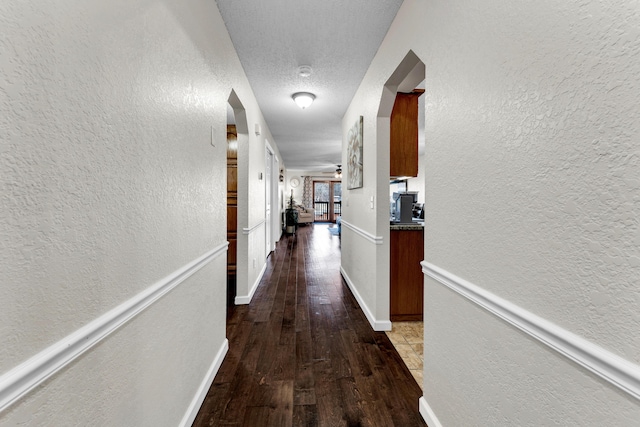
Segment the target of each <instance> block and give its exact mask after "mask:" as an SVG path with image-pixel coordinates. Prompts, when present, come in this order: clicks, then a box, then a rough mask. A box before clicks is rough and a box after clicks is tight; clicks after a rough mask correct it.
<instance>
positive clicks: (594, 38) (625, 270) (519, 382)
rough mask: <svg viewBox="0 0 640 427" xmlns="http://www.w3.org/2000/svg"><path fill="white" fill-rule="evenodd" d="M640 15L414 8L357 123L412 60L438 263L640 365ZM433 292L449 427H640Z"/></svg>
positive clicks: (578, 373)
mask: <svg viewBox="0 0 640 427" xmlns="http://www.w3.org/2000/svg"><path fill="white" fill-rule="evenodd" d="M639 19H640V9H638V7H637V4H636V2H632V1H622V2H616V3H615V4H613V3H607V4H604V3H602V2H596V1H586V0H581V1H571V2H562V3H557V2H551V1H543V2H542V3H540V2H537V3H535V4H533V3H527V2H515V3H513V2H511V3H509V4H506V3H504V2H495V1H489V2H482V4H478V3H477V2H473V1H466V0H465V1H463V0H456V1H431V2H422V1H418V0H406V1H405V3H404V4H403V6H402V8H401V9H400V11H399V13H398V16H397V18H396V21H395V22H394V24H393V25H392V27H391V29H390V31H389V33H388V34H387V37H386V39H385V41H384V42H383V45H382V46H381V48H380V49H379V51H378V54H377V56H376V58H375V59H374V61H373V62H372V65H371V68H370V69H369V71H368V72H367V75H366V76H365V78H364V80H363V83H362V85H361V87H360V89H359V90H358V92H357V94H356V97H355V99H354V101H353V102H352V104H351V107H350V109H349V111H348V113H347V119H346V121H351V117H348V116H349V115H355V114H357V113H358V112H360V111H364V112H365V123H366V122H367V121H369V120H371V119H372V118H371V114H370V113H368V112H367V109H366V107H365V104H366V103H367V102H373V103H376V102H379V99H380V91H381V88H382V86H383V84H384V81H385V80H386V79H387V78H388V77H389V75H390V74H391V73H392V72H393V70H394V68H395V67H396V66H397V64H399V62H400V61H401V59H402V57H403V56H404V55H405V54H406V53H407V51H408V50H409V49H412V50H413V51H414V52H415V53H416V54H417V55H418V56H419V57H420V58H421V59H422V61H423V62H424V63H425V64H426V82H425V87H426V94H425V95H424V96H425V97H426V104H427V108H426V154H425V160H424V162H425V163H424V165H423V166H424V168H425V169H424V170H425V206H426V235H425V258H426V260H427V261H429V262H430V263H433V264H435V265H436V266H438V267H440V268H443V269H445V270H447V271H449V272H451V273H453V274H455V275H457V276H460V277H462V278H463V279H466V280H468V281H470V282H472V283H474V284H476V285H478V286H480V287H482V288H485V289H487V290H489V291H491V292H493V293H494V294H497V295H498V296H500V297H502V298H505V299H507V300H508V301H511V302H513V303H515V304H517V305H518V306H521V307H523V308H524V309H526V310H529V311H531V312H533V313H534V314H536V315H538V316H541V317H543V318H545V319H547V320H549V321H551V322H553V323H555V324H557V325H559V326H561V327H563V328H565V329H567V330H568V331H571V332H573V333H575V334H577V335H579V336H581V337H583V338H585V339H587V340H589V341H590V342H592V343H594V344H596V345H599V346H601V347H604V348H605V349H607V350H609V351H611V352H613V353H614V354H617V355H619V356H621V357H623V358H625V359H627V360H628V361H629V362H631V363H635V364H637V363H639V362H640V314H639V313H640V293H638V292H637V283H636V282H637V277H638V273H639V269H640V262H639V261H638V260H639V259H640V250H639V248H640V237H639V236H640V229H639V227H638V220H637V218H638V217H640V215H639V214H640V207H639V206H640V205H639V204H638V200H639V199H640V185H639V183H640V181H639V180H638V177H639V176H640V162H639V158H640V157H639V154H640V152H639V151H638V143H637V142H638V137H639V136H640V112H639V111H638V109H637V108H636V106H637V99H638V95H639V94H640V60H639V59H640V38H639V37H638V31H637V25H636V23H637V22H638V21H639ZM371 93H377V100H378V101H376V97H373V96H372V95H371ZM369 100H371V101H369ZM365 140H366V138H365ZM378 143H380V140H379V139H378ZM365 150H366V146H365ZM365 160H366V158H365ZM381 166H382V165H379V167H378V174H384V173H385V171H384V170H382V168H381ZM367 167H368V164H367V163H365V169H366V168H367ZM378 182H379V183H380V185H382V181H381V180H380V179H378ZM362 223H363V224H366V220H365V221H363V222H362ZM378 234H380V233H378ZM345 246H346V245H345V242H344V241H343V247H345ZM355 252H356V254H355V255H349V258H346V259H347V260H348V262H349V263H351V264H352V265H355V264H357V263H366V262H368V261H367V260H365V259H357V250H356V251H355ZM344 260H345V258H344V257H343V261H344ZM352 265H349V266H344V267H345V268H353V266H352ZM378 279H379V278H378ZM427 284H428V285H429V286H427V289H426V293H425V299H426V301H427V304H426V312H425V330H426V331H427V332H426V333H425V339H426V341H425V397H426V400H427V401H428V402H429V403H430V404H431V406H432V409H433V410H434V412H435V414H436V415H437V416H438V417H439V418H440V419H441V421H442V422H443V424H444V425H445V426H448V425H505V426H506V425H541V424H542V425H546V424H551V423H553V422H558V423H560V424H564V425H602V424H608V425H633V423H634V422H635V421H637V419H640V405H639V404H638V402H637V401H635V400H633V399H632V398H630V397H628V395H626V394H623V393H621V392H619V391H618V390H616V389H614V388H613V386H611V385H610V384H609V383H607V382H605V381H603V380H601V379H598V378H595V377H594V376H593V375H591V374H589V373H588V372H587V371H586V370H584V369H582V368H580V367H578V366H577V365H575V364H573V363H570V362H568V361H567V359H565V358H562V357H560V356H558V354H557V353H554V352H552V351H550V350H548V349H546V348H544V347H540V344H538V343H537V342H535V341H532V339H531V338H529V337H528V336H527V335H524V334H522V333H520V332H516V331H515V330H513V329H511V328H509V327H506V326H505V325H504V324H503V323H502V322H501V321H500V320H497V318H495V317H492V316H489V315H487V314H486V313H485V312H483V311H481V310H479V309H477V308H475V307H468V303H467V302H466V300H464V299H463V298H461V297H459V296H455V295H449V294H448V293H447V292H448V291H445V290H444V289H441V288H438V287H439V286H441V285H436V284H434V283H433V282H432V281H431V280H430V279H429V280H427ZM496 384H498V385H499V386H496Z"/></svg>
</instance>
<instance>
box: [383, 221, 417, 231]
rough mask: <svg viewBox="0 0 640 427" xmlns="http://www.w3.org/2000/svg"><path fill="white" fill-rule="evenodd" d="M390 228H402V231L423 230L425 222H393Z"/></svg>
mask: <svg viewBox="0 0 640 427" xmlns="http://www.w3.org/2000/svg"><path fill="white" fill-rule="evenodd" d="M389 228H390V229H391V230H402V231H406V230H422V229H423V228H424V222H414V223H411V224H408V223H407V224H394V223H391V225H390V226H389Z"/></svg>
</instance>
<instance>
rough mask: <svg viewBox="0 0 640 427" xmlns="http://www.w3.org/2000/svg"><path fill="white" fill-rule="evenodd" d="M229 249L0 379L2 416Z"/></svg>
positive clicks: (132, 300)
mask: <svg viewBox="0 0 640 427" xmlns="http://www.w3.org/2000/svg"><path fill="white" fill-rule="evenodd" d="M228 246H229V243H228V242H224V243H223V244H221V245H219V246H217V247H215V248H213V249H212V250H210V251H208V252H206V253H205V254H204V255H202V256H200V257H199V258H197V259H195V260H193V261H191V262H190V263H188V264H186V265H185V266H183V267H181V268H179V269H178V270H176V271H174V272H173V273H171V274H170V275H168V276H166V277H165V278H163V279H161V280H160V281H158V282H156V283H155V284H153V285H151V286H149V287H148V288H146V289H145V290H143V291H142V292H140V293H139V294H137V295H135V296H134V297H132V298H130V299H129V300H127V301H125V302H123V303H122V304H120V305H119V306H117V307H115V308H113V309H111V310H109V311H108V312H106V313H104V314H103V315H101V316H100V317H98V318H96V319H94V320H92V321H91V322H89V323H87V324H86V325H84V326H82V327H81V328H80V329H78V330H76V331H75V332H73V333H71V334H70V335H68V336H66V337H65V338H63V339H61V340H60V341H58V342H57V343H55V344H53V345H51V346H49V347H48V348H46V349H44V350H43V351H41V352H40V353H38V354H36V355H35V356H33V357H31V358H29V359H28V360H26V361H25V362H23V363H21V364H20V365H18V366H16V367H15V368H13V369H11V370H10V371H8V372H6V373H5V374H4V375H2V376H0V413H2V412H3V411H4V410H5V409H7V408H8V407H9V406H11V405H12V404H13V403H15V402H17V401H18V400H20V399H21V398H22V397H23V396H24V395H25V394H27V393H28V392H29V391H31V390H32V389H34V388H35V387H37V386H38V385H39V384H42V383H43V382H44V381H45V380H47V379H48V378H50V377H51V376H53V375H55V374H56V373H57V372H58V371H60V370H61V369H62V368H64V367H65V366H67V365H68V364H70V363H71V362H73V361H74V360H75V359H77V358H78V357H79V356H80V355H82V354H83V353H85V352H86V351H88V350H90V349H91V348H92V347H93V346H95V345H96V344H98V343H99V342H100V341H102V340H103V339H105V338H106V337H107V336H109V335H110V334H112V333H113V332H115V331H116V330H117V329H119V328H120V327H121V326H123V325H124V324H126V323H127V322H129V321H130V320H131V319H133V318H134V317H135V316H137V315H138V314H140V313H141V312H143V311H144V310H146V309H147V308H149V307H150V306H151V305H152V304H153V303H155V302H156V301H158V300H159V299H160V298H162V297H163V296H164V295H166V294H167V293H169V292H170V291H171V290H173V289H174V288H175V287H176V286H178V285H179V284H180V283H182V282H184V281H185V280H186V279H187V278H189V277H190V276H191V275H193V274H194V273H196V272H197V271H198V270H200V269H201V268H202V267H204V266H205V265H207V264H208V263H210V262H211V261H212V260H213V259H215V258H217V257H219V256H220V255H222V254H224V253H226V251H227V247H228Z"/></svg>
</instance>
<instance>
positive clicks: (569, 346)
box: [421, 261, 640, 399]
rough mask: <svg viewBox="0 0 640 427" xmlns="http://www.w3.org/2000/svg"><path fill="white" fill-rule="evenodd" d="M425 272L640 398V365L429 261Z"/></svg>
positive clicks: (424, 262) (423, 268) (424, 263)
mask: <svg viewBox="0 0 640 427" xmlns="http://www.w3.org/2000/svg"><path fill="white" fill-rule="evenodd" d="M421 264H422V271H423V272H424V274H426V275H427V276H429V277H431V278H432V279H434V280H435V281H437V282H438V283H440V284H442V285H444V286H446V287H447V288H449V289H451V290H452V291H454V292H457V293H458V294H460V295H461V296H463V297H465V298H467V299H468V300H469V301H471V302H473V303H474V304H476V305H478V306H479V307H482V308H483V309H485V310H486V311H488V312H489V313H492V314H493V315H495V316H497V317H499V318H500V319H502V320H504V321H505V322H507V323H510V324H511V325H513V326H515V327H516V328H518V329H520V330H521V331H523V332H524V333H526V334H528V335H529V336H531V337H532V338H534V339H536V340H538V341H539V342H541V343H542V344H545V345H547V346H549V347H550V348H552V349H553V350H555V351H557V352H558V353H559V354H561V355H563V356H565V357H567V358H568V359H570V360H572V361H574V362H575V363H577V364H578V365H580V366H582V367H584V368H585V369H588V370H589V371H591V372H593V373H594V374H596V375H598V376H599V377H601V378H602V379H604V380H606V381H608V382H610V383H611V384H613V385H614V386H616V387H618V388H619V389H620V390H622V391H624V392H625V393H628V394H630V395H631V396H633V397H634V398H636V399H640V366H639V365H636V364H635V363H633V362H631V361H630V360H627V359H624V358H622V357H620V356H618V355H617V354H614V353H612V352H610V351H609V350H606V349H604V348H602V347H600V346H598V345H596V344H594V343H592V342H590V341H588V340H586V339H584V338H582V337H580V336H578V335H576V334H574V333H572V332H570V331H568V330H566V329H564V328H562V327H560V326H558V325H556V324H554V323H552V322H550V321H548V320H546V319H543V318H542V317H540V316H538V315H535V314H533V313H531V312H530V311H527V310H525V309H524V308H522V307H520V306H517V305H516V304H514V303H512V302H510V301H507V300H505V299H504V298H501V297H499V296H497V295H495V294H493V293H491V292H489V291H487V290H486V289H483V288H481V287H479V286H477V285H474V284H473V283H470V282H468V281H466V280H464V279H462V278H460V277H457V276H455V275H454V274H452V273H450V272H448V271H446V270H444V269H442V268H439V267H437V266H435V265H433V264H430V263H428V262H426V261H422V263H421Z"/></svg>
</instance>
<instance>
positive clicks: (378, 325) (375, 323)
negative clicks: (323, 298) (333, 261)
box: [340, 267, 391, 331]
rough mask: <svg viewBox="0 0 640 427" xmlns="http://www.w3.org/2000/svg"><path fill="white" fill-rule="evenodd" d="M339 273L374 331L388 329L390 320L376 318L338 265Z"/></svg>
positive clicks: (389, 328)
mask: <svg viewBox="0 0 640 427" xmlns="http://www.w3.org/2000/svg"><path fill="white" fill-rule="evenodd" d="M340 273H341V274H342V277H344V280H345V282H347V285H349V289H351V292H352V293H353V296H355V297H356V300H357V301H358V304H360V308H361V309H362V311H363V312H364V315H365V316H367V320H369V324H370V325H371V327H372V328H373V330H374V331H390V330H391V321H390V320H377V319H376V317H375V316H374V315H373V313H371V310H370V309H369V307H368V306H367V304H366V303H365V302H364V300H363V299H362V297H361V296H360V293H359V292H358V289H357V288H356V286H355V284H354V283H353V282H352V281H351V278H350V277H349V275H348V274H347V273H346V272H345V271H344V268H342V267H340Z"/></svg>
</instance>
